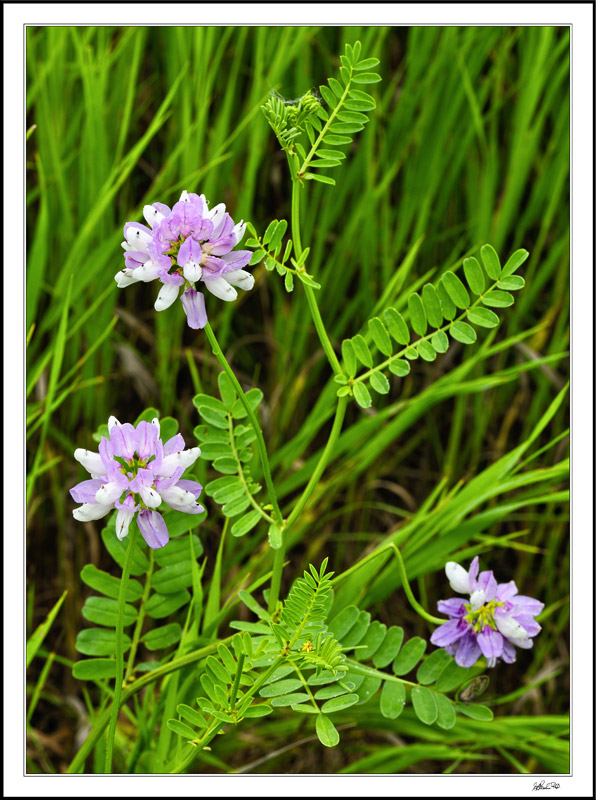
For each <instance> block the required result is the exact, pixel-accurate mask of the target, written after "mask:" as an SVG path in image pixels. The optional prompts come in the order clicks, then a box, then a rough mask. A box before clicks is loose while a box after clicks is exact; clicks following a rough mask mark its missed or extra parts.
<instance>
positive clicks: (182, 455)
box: [159, 447, 201, 478]
mask: <svg viewBox="0 0 596 800" xmlns="http://www.w3.org/2000/svg"><path fill="white" fill-rule="evenodd" d="M200 455H201V448H200V447H191V448H190V449H189V450H181V451H180V452H178V453H172V454H171V455H169V456H166V457H165V458H164V460H163V461H162V463H161V467H160V468H159V476H160V477H161V478H171V477H172V475H173V474H174V472H175V471H176V469H177V468H178V467H182V468H183V469H188V467H190V466H191V464H194V463H195V461H196V460H197V458H198V457H199V456H200Z"/></svg>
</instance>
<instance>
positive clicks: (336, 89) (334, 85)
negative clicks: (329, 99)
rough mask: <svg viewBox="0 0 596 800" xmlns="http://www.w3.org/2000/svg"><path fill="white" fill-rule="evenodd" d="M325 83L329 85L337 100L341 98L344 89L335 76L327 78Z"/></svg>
mask: <svg viewBox="0 0 596 800" xmlns="http://www.w3.org/2000/svg"><path fill="white" fill-rule="evenodd" d="M327 83H328V84H329V86H331V89H332V91H333V94H334V95H335V96H336V97H337V99H338V100H339V99H341V97H342V96H343V93H344V89H343V86H342V85H341V83H340V82H339V81H338V80H336V79H335V78H328V79H327Z"/></svg>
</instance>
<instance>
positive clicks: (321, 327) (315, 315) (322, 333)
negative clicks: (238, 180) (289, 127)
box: [292, 176, 343, 375]
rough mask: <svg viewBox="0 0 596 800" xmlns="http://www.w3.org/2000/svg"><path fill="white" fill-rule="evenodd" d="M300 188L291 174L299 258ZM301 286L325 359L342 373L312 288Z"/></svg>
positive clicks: (293, 234) (295, 235)
mask: <svg viewBox="0 0 596 800" xmlns="http://www.w3.org/2000/svg"><path fill="white" fill-rule="evenodd" d="M300 189H301V186H300V183H299V182H298V181H297V180H295V179H294V177H293V176H292V241H293V242H294V252H295V255H296V258H297V259H299V258H300V256H301V255H302V243H301V240H300ZM303 286H304V292H305V294H306V300H307V302H308V308H309V310H310V313H311V316H312V319H313V322H314V324H315V328H316V330H317V334H318V336H319V339H320V341H321V344H322V345H323V350H324V351H325V355H326V356H327V359H328V361H329V363H330V364H331V368H332V369H333V371H334V372H335V374H336V375H342V374H343V370H342V368H341V364H340V363H339V360H338V358H337V356H336V355H335V351H334V349H333V345H332V344H331V341H330V339H329V336H328V334H327V330H326V328H325V324H324V323H323V319H322V317H321V312H320V311H319V306H318V304H317V298H316V297H315V293H314V291H313V288H312V286H308V285H306V284H303Z"/></svg>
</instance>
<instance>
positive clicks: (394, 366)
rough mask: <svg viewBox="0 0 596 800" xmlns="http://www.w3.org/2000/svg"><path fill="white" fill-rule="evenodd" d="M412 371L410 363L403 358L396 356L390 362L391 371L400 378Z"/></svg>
mask: <svg viewBox="0 0 596 800" xmlns="http://www.w3.org/2000/svg"><path fill="white" fill-rule="evenodd" d="M409 371H410V365H409V363H408V362H407V361H404V359H403V358H396V359H395V361H392V362H391V363H390V364H389V372H392V373H393V374H394V375H397V377H398V378H403V377H404V376H405V375H407V374H408V373H409Z"/></svg>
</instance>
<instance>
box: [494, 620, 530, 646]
mask: <svg viewBox="0 0 596 800" xmlns="http://www.w3.org/2000/svg"><path fill="white" fill-rule="evenodd" d="M495 623H496V625H497V628H498V629H499V633H502V634H503V636H506V637H507V638H508V639H527V637H528V634H527V633H526V629H525V628H524V627H523V625H520V624H519V622H516V621H515V620H514V619H513V618H512V617H499V616H497V615H495ZM514 644H516V642H514ZM520 646H521V647H523V645H520Z"/></svg>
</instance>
